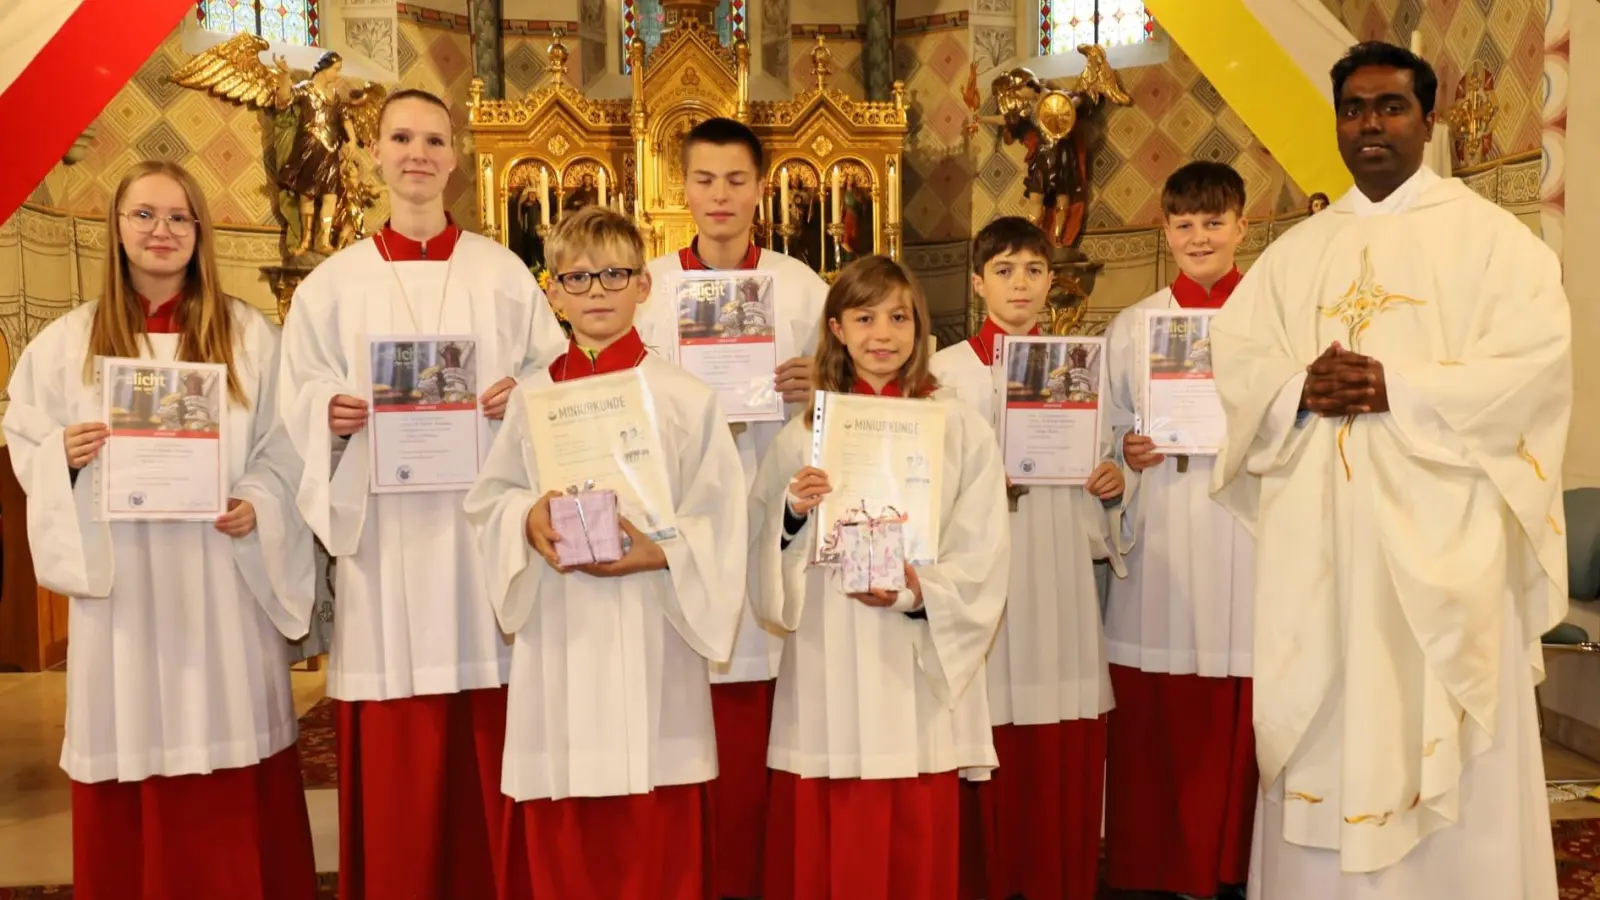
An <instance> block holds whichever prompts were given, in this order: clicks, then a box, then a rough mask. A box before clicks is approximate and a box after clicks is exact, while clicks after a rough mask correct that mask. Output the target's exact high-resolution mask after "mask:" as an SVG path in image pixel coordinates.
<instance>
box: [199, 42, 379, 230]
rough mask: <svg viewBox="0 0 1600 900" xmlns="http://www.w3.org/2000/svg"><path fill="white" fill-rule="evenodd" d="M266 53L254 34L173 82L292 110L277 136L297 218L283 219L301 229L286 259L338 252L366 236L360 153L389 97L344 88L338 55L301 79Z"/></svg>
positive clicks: (374, 134) (369, 87) (369, 193)
mask: <svg viewBox="0 0 1600 900" xmlns="http://www.w3.org/2000/svg"><path fill="white" fill-rule="evenodd" d="M268 48H269V45H268V44H267V42H266V41H264V40H262V39H261V38H259V37H256V36H255V35H252V34H249V33H242V34H238V35H235V36H233V37H232V38H230V39H228V40H227V41H224V42H223V43H221V44H218V45H217V46H215V47H212V48H211V49H209V50H206V51H205V52H204V53H201V54H199V55H198V56H195V57H194V58H193V59H190V60H189V61H188V62H186V63H184V64H183V65H182V66H179V67H178V70H177V71H175V72H173V73H172V75H170V76H169V77H168V80H169V81H171V82H172V83H173V84H176V85H179V86H180V87H186V88H189V89H191V90H196V91H205V92H206V93H209V94H211V95H213V96H215V97H221V98H222V99H224V100H228V101H230V102H233V103H237V104H240V105H242V106H246V107H250V108H252V109H258V110H261V111H263V112H267V113H278V112H283V111H286V110H288V109H290V108H291V107H293V108H294V110H295V113H294V126H293V128H292V129H291V128H285V129H282V130H281V131H280V132H279V133H277V134H275V135H274V136H273V143H274V146H275V150H276V156H277V158H278V160H280V164H279V166H278V171H277V173H276V178H277V182H278V187H279V189H280V190H282V191H283V192H284V193H287V194H290V195H291V196H293V197H294V198H295V201H296V205H297V209H296V210H295V213H297V215H296V214H295V213H287V212H286V215H287V216H289V217H290V220H291V223H293V224H298V225H299V227H300V241H299V243H298V244H296V245H295V246H294V247H293V248H292V249H291V250H290V251H289V252H290V254H291V255H293V256H303V255H305V254H306V253H309V252H311V251H313V250H315V251H316V252H317V253H322V254H328V253H333V252H334V251H336V250H338V249H341V248H343V247H345V246H348V245H349V244H350V243H351V242H353V241H355V240H357V239H359V238H360V237H361V228H362V225H363V221H362V220H363V218H364V212H365V210H366V208H367V207H368V206H370V205H371V204H372V202H373V200H374V199H375V197H376V192H375V191H374V190H373V189H372V187H371V186H370V185H369V184H368V182H367V179H366V177H365V171H366V169H367V167H368V165H369V164H368V162H367V160H366V158H365V155H364V154H363V153H362V151H361V150H360V148H363V147H371V146H372V145H373V144H374V143H375V142H376V141H377V139H378V116H379V113H380V112H381V110H382V108H383V100H384V97H385V96H387V91H385V90H384V88H383V87H381V86H379V85H376V84H373V83H372V82H365V83H363V84H361V85H359V86H356V87H351V86H350V85H348V84H346V83H345V82H344V80H343V78H342V77H341V74H340V73H341V71H342V69H343V65H344V63H343V61H342V60H341V58H340V57H339V54H337V53H324V54H323V55H322V58H321V59H319V60H318V61H317V64H316V66H315V67H314V68H313V69H312V71H311V72H310V73H309V74H308V75H306V76H305V77H304V78H300V79H299V80H296V78H297V76H296V73H295V72H294V71H293V70H291V69H290V68H289V63H288V62H287V61H286V60H285V59H284V58H283V57H281V56H279V57H275V58H274V60H273V68H268V67H267V65H266V64H265V63H263V62H262V61H261V54H262V53H263V52H264V51H266V50H267V49H268ZM269 127H270V126H269ZM313 225H315V226H317V227H316V231H315V237H314V238H313Z"/></svg>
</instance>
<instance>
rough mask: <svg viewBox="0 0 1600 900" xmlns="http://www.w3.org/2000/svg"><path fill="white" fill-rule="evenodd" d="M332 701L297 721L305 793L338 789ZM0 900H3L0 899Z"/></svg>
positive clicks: (2, 898) (337, 752)
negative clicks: (323, 789) (324, 789)
mask: <svg viewBox="0 0 1600 900" xmlns="http://www.w3.org/2000/svg"><path fill="white" fill-rule="evenodd" d="M335 718H337V717H336V716H335V715H334V708H333V701H332V700H329V699H328V698H327V697H323V698H322V699H321V700H318V701H317V702H316V705H315V706H313V707H311V708H310V709H308V710H306V714H305V715H303V716H301V717H300V741H299V744H300V775H301V778H302V779H303V780H304V781H305V785H306V790H308V791H314V790H318V789H322V788H336V787H338V786H339V747H338V743H337V742H336V740H335V739H334V732H333V723H334V720H335ZM0 900H6V898H5V896H4V895H0Z"/></svg>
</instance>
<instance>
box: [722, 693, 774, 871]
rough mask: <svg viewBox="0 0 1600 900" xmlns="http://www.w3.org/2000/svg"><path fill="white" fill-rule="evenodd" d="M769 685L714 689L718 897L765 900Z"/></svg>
mask: <svg viewBox="0 0 1600 900" xmlns="http://www.w3.org/2000/svg"><path fill="white" fill-rule="evenodd" d="M772 685H773V683H772V682H771V681H732V682H724V683H720V684H712V685H711V715H712V718H713V719H714V720H715V721H716V725H717V780H716V781H714V782H712V783H711V821H712V832H711V833H712V846H713V847H714V848H715V851H716V852H715V866H714V868H713V869H712V886H713V887H715V888H716V894H717V896H719V897H734V898H755V897H760V896H761V884H762V879H761V876H762V871H761V870H762V861H763V859H764V858H765V856H766V852H765V851H766V839H767V834H766V831H767V791H768V781H769V777H768V772H767V736H768V734H769V733H770V732H771V731H772Z"/></svg>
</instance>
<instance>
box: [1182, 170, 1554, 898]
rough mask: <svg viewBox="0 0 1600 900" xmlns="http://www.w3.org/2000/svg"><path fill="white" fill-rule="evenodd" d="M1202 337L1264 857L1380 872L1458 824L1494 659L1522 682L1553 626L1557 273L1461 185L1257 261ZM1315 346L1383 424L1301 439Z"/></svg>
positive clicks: (1307, 428)
mask: <svg viewBox="0 0 1600 900" xmlns="http://www.w3.org/2000/svg"><path fill="white" fill-rule="evenodd" d="M1212 337H1213V341H1214V347H1215V350H1216V357H1215V358H1216V373H1217V387H1218V390H1219V392H1220V395H1221V398H1222V403H1223V407H1224V410H1225V412H1226V414H1227V418H1228V437H1227V446H1226V448H1225V449H1224V451H1223V453H1222V454H1221V456H1220V457H1219V459H1218V462H1217V468H1216V471H1215V481H1214V484H1213V489H1214V491H1215V495H1216V497H1217V499H1218V500H1219V501H1220V502H1222V503H1223V504H1224V505H1226V506H1227V507H1228V509H1230V510H1231V511H1232V512H1233V513H1234V514H1235V515H1237V516H1238V517H1239V518H1240V520H1241V521H1242V522H1244V523H1245V524H1246V525H1247V526H1248V527H1249V528H1250V529H1251V531H1252V532H1253V533H1254V535H1255V536H1256V539H1257V541H1258V543H1259V546H1260V553H1259V555H1258V557H1257V560H1258V565H1257V571H1256V597H1257V602H1256V615H1257V618H1256V643H1255V652H1256V688H1255V724H1256V735H1257V744H1258V755H1259V758H1260V763H1261V768H1262V783H1263V784H1264V785H1266V784H1271V783H1273V782H1275V781H1277V780H1278V779H1279V778H1280V777H1281V778H1282V779H1283V780H1284V783H1283V791H1284V795H1285V798H1286V805H1285V816H1284V821H1285V833H1284V836H1283V837H1284V839H1286V840H1289V841H1290V842H1292V843H1296V844H1302V845H1305V846H1311V847H1322V848H1327V849H1338V850H1339V851H1340V853H1341V857H1342V866H1343V868H1344V870H1345V871H1350V872H1362V871H1373V870H1376V869H1380V868H1383V867H1385V866H1388V865H1392V864H1394V863H1396V862H1398V861H1399V860H1400V859H1401V858H1402V857H1404V856H1405V854H1406V853H1407V852H1409V851H1410V849H1411V848H1413V847H1415V846H1416V844H1417V843H1418V842H1420V841H1421V840H1422V838H1423V837H1425V836H1426V835H1427V834H1429V833H1431V832H1432V831H1435V830H1438V829H1440V828H1445V827H1451V826H1453V825H1455V824H1456V819H1457V812H1458V809H1459V806H1460V802H1461V801H1460V796H1459V793H1460V792H1459V789H1458V785H1459V782H1460V779H1461V772H1462V770H1463V768H1464V767H1465V766H1468V765H1470V764H1471V762H1472V760H1473V759H1474V758H1475V757H1477V756H1478V755H1480V754H1481V753H1483V752H1484V751H1485V750H1486V749H1487V748H1488V747H1489V746H1490V745H1491V744H1492V743H1493V742H1494V741H1495V740H1496V738H1497V736H1496V734H1495V723H1496V721H1497V716H1496V714H1497V704H1498V703H1499V697H1500V688H1499V686H1500V684H1501V680H1500V678H1501V672H1500V666H1501V660H1502V658H1503V656H1502V652H1501V650H1502V646H1503V643H1502V642H1504V641H1520V642H1523V644H1524V646H1527V647H1532V648H1534V649H1533V650H1532V652H1531V653H1530V656H1531V658H1532V659H1533V660H1538V659H1539V654H1538V652H1537V649H1536V647H1535V645H1536V644H1537V642H1538V640H1539V637H1540V635H1541V634H1543V633H1544V631H1545V630H1547V629H1548V628H1549V627H1551V626H1553V625H1554V624H1555V623H1556V622H1559V621H1560V619H1561V616H1562V615H1563V614H1564V612H1565V608H1566V596H1567V591H1566V578H1567V574H1566V572H1567V570H1566V544H1565V538H1564V536H1563V534H1564V531H1565V523H1564V515H1563V509H1562V495H1561V468H1562V460H1563V455H1564V451H1565V447H1566V440H1567V424H1568V418H1569V415H1570V409H1571V402H1572V373H1571V365H1572V364H1571V325H1570V318H1569V314H1568V309H1567V302H1566V297H1565V294H1564V293H1563V290H1562V287H1561V272H1560V268H1559V265H1558V263H1557V261H1556V259H1555V258H1554V256H1553V255H1552V254H1551V253H1550V251H1549V250H1548V249H1547V248H1546V247H1545V246H1544V244H1543V243H1541V242H1540V241H1539V239H1538V238H1537V237H1536V236H1534V235H1533V234H1532V233H1531V232H1530V231H1529V230H1528V229H1527V228H1526V227H1525V226H1523V225H1522V224H1520V223H1519V222H1517V221H1516V220H1515V219H1514V218H1513V217H1512V216H1510V215H1509V214H1508V213H1506V212H1504V211H1503V210H1500V209H1499V208H1498V207H1495V206H1493V205H1492V204H1489V203H1487V202H1486V201H1483V200H1481V199H1479V198H1478V197H1477V196H1476V195H1475V194H1473V193H1472V192H1471V191H1470V190H1469V189H1467V188H1466V187H1465V186H1463V185H1462V184H1461V183H1460V182H1458V181H1454V180H1449V181H1437V182H1435V183H1432V184H1431V186H1427V187H1426V189H1425V191H1423V192H1422V193H1421V195H1420V197H1419V198H1418V199H1417V200H1416V202H1415V205H1414V206H1412V207H1411V208H1409V209H1404V210H1398V211H1394V212H1386V213H1385V214H1382V215H1375V216H1357V215H1355V214H1354V212H1353V209H1352V203H1351V200H1350V198H1349V197H1348V196H1347V197H1346V198H1345V199H1343V200H1341V201H1340V203H1338V204H1335V205H1334V206H1333V207H1330V209H1329V210H1328V211H1326V212H1325V213H1321V214H1318V215H1317V216H1316V217H1315V218H1313V219H1311V220H1309V221H1308V222H1306V223H1304V224H1302V225H1299V226H1296V228H1295V229H1294V230H1292V231H1291V232H1289V233H1288V234H1287V235H1285V236H1284V238H1283V239H1281V240H1280V241H1279V242H1278V243H1275V244H1274V245H1273V246H1272V248H1271V249H1270V250H1269V251H1268V253H1267V254H1266V255H1265V256H1263V257H1262V259H1261V260H1260V262H1258V263H1257V265H1256V266H1255V267H1254V268H1253V269H1252V270H1251V271H1250V273H1249V275H1248V276H1246V278H1245V279H1244V282H1243V283H1242V284H1241V286H1240V288H1239V290H1238V291H1236V292H1235V294H1234V295H1233V297H1232V298H1231V299H1230V300H1229V301H1228V304H1227V306H1226V307H1224V309H1223V311H1222V312H1221V313H1220V314H1219V315H1218V316H1217V318H1216V319H1215V320H1214V322H1213V324H1212ZM1335 341H1337V342H1339V343H1340V344H1341V345H1343V346H1344V347H1346V348H1354V349H1356V350H1357V351H1358V352H1361V353H1364V354H1367V355H1369V356H1372V357H1373V358H1375V359H1377V360H1378V361H1379V362H1380V363H1382V365H1383V367H1384V372H1385V377H1386V382H1387V386H1388V397H1389V404H1390V410H1389V411H1388V412H1387V413H1382V414H1367V415H1357V416H1354V417H1352V418H1351V419H1349V420H1345V419H1340V418H1322V417H1316V416H1297V413H1296V408H1297V406H1298V397H1299V392H1300V389H1301V385H1302V384H1303V382H1304V373H1305V369H1306V367H1307V366H1308V365H1309V364H1310V363H1311V362H1312V361H1313V360H1314V359H1316V357H1317V356H1318V355H1319V354H1321V353H1322V351H1323V350H1324V349H1325V348H1326V347H1327V346H1328V345H1329V344H1331V343H1333V342H1335ZM1507 604H1512V605H1513V608H1514V609H1515V610H1516V611H1517V621H1518V623H1519V625H1520V628H1519V630H1520V633H1507V631H1506V629H1505V627H1504V622H1505V621H1506V619H1505V611H1506V605H1507ZM1374 660H1383V663H1382V664H1378V663H1375V662H1374ZM1535 665H1536V666H1537V663H1536V664H1535Z"/></svg>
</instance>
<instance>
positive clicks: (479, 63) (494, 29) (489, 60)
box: [467, 0, 506, 100]
mask: <svg viewBox="0 0 1600 900" xmlns="http://www.w3.org/2000/svg"><path fill="white" fill-rule="evenodd" d="M500 9H501V5H500V0H467V15H468V18H469V20H470V21H471V23H472V74H474V75H476V76H478V77H479V78H482V79H483V96H485V97H487V98H489V99H491V100H503V99H505V96H506V58H505V54H504V53H502V52H501V33H500V31H501V25H500V22H501V18H502V17H501V15H500Z"/></svg>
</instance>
